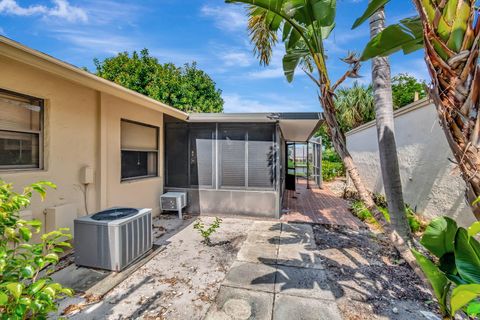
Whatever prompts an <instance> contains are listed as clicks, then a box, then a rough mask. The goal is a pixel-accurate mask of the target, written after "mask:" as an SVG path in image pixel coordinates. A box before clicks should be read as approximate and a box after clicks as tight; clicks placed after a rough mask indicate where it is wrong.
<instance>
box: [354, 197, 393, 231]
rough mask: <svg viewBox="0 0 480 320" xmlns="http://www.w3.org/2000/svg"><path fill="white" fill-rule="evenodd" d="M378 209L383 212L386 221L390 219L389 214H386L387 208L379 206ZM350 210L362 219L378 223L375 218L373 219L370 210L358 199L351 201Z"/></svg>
mask: <svg viewBox="0 0 480 320" xmlns="http://www.w3.org/2000/svg"><path fill="white" fill-rule="evenodd" d="M378 209H379V210H380V212H382V213H383V215H384V216H385V219H386V220H387V221H390V215H389V214H388V210H387V209H385V208H382V207H379V208H378ZM352 212H353V214H354V215H355V216H356V217H358V218H359V219H360V220H362V221H365V222H367V223H370V224H375V225H376V224H378V222H377V220H375V218H374V217H373V215H372V213H371V212H370V210H368V209H367V207H366V206H365V204H364V203H363V202H362V201H360V200H355V201H354V202H353V203H352Z"/></svg>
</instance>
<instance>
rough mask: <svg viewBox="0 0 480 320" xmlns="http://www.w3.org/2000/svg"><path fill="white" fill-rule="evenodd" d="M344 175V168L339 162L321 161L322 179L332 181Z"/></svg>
mask: <svg viewBox="0 0 480 320" xmlns="http://www.w3.org/2000/svg"><path fill="white" fill-rule="evenodd" d="M342 176H345V168H344V167H343V163H341V162H331V161H328V160H323V161H322V178H323V181H332V180H333V179H335V178H336V177H342Z"/></svg>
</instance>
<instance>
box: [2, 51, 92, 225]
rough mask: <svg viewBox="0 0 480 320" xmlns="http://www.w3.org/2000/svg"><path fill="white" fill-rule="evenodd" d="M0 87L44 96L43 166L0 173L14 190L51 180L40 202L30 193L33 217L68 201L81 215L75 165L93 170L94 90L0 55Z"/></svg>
mask: <svg viewBox="0 0 480 320" xmlns="http://www.w3.org/2000/svg"><path fill="white" fill-rule="evenodd" d="M0 70H2V71H1V75H0V88H2V89H7V90H10V91H13V92H16V93H22V94H27V95H30V96H34V97H37V98H42V99H44V102H45V110H44V143H43V145H44V157H43V158H44V165H43V166H44V168H43V169H31V170H5V171H0V178H1V179H3V180H5V181H7V182H11V183H13V184H14V185H15V187H16V188H17V189H18V191H20V190H21V188H22V187H23V186H25V185H27V184H30V183H33V182H36V181H39V180H48V181H52V182H54V183H56V184H57V186H58V188H57V190H49V191H48V195H47V198H46V199H45V201H44V202H40V199H39V197H37V196H35V197H34V198H33V202H32V206H31V210H32V212H33V214H34V217H35V218H37V219H40V220H42V221H43V218H44V217H43V210H44V209H45V208H48V207H53V206H58V205H61V204H66V203H74V204H76V206H77V208H78V214H80V215H83V214H85V212H84V209H83V207H84V206H83V200H82V199H83V194H82V191H81V189H80V169H81V168H82V167H84V166H90V167H92V168H93V169H94V171H96V169H97V156H96V154H97V149H98V147H99V146H98V139H97V136H98V131H99V123H98V121H97V117H98V93H97V92H96V91H95V90H92V89H89V88H86V87H84V86H81V85H78V84H75V83H73V82H69V81H66V80H64V79H61V78H59V77H56V76H53V75H51V74H48V73H46V72H43V71H41V70H38V69H36V68H34V67H31V66H28V65H26V64H22V63H19V62H17V61H14V60H11V59H8V58H5V57H1V56H0ZM97 189H98V185H97V184H94V185H92V186H91V187H89V190H88V199H89V208H90V210H95V209H97V208H98V206H97V203H98V199H97V197H98V190H97Z"/></svg>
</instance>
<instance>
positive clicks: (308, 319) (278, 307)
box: [273, 294, 342, 320]
mask: <svg viewBox="0 0 480 320" xmlns="http://www.w3.org/2000/svg"><path fill="white" fill-rule="evenodd" d="M292 319H295V320H341V319H342V317H341V315H340V311H339V310H338V307H337V305H336V303H335V302H334V301H324V300H319V299H311V298H304V297H296V296H290V295H288V294H276V295H275V307H274V310H273V320H292Z"/></svg>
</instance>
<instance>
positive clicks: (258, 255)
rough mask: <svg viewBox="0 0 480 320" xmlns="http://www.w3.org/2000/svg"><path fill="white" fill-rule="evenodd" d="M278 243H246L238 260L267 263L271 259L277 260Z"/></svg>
mask: <svg viewBox="0 0 480 320" xmlns="http://www.w3.org/2000/svg"><path fill="white" fill-rule="evenodd" d="M277 251H278V245H277V244H270V243H263V244H258V243H248V242H247V243H244V244H243V246H242V248H241V249H240V251H239V252H238V254H237V260H239V261H246V262H254V263H265V262H267V263H268V261H271V262H272V263H274V262H275V260H276V259H277Z"/></svg>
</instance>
